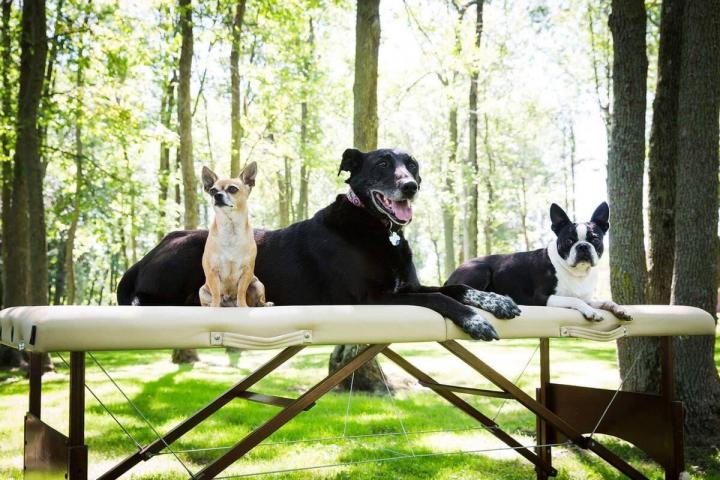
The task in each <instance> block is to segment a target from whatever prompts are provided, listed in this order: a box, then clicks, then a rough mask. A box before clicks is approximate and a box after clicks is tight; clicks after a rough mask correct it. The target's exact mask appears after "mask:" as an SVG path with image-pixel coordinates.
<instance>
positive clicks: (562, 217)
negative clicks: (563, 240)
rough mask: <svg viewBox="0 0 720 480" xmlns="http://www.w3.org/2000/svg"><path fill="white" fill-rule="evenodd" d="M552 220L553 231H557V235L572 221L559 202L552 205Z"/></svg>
mask: <svg viewBox="0 0 720 480" xmlns="http://www.w3.org/2000/svg"><path fill="white" fill-rule="evenodd" d="M550 221H551V222H552V227H550V228H552V231H553V232H555V235H557V234H558V233H560V231H561V230H562V229H563V228H565V226H567V225H568V224H569V223H571V222H570V217H568V216H567V213H565V210H563V209H562V208H561V207H560V205H558V204H557V203H553V204H552V205H550Z"/></svg>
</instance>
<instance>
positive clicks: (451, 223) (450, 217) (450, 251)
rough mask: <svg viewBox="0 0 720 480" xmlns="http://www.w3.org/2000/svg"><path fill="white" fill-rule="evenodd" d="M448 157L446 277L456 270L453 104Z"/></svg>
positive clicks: (455, 120)
mask: <svg viewBox="0 0 720 480" xmlns="http://www.w3.org/2000/svg"><path fill="white" fill-rule="evenodd" d="M448 127H449V128H448V134H449V138H448V157H447V163H446V165H445V172H444V177H445V185H444V187H445V188H444V194H443V202H442V215H443V235H444V244H445V258H444V262H443V266H444V268H443V272H444V274H445V278H450V275H451V274H452V272H453V271H454V270H455V265H456V264H455V199H456V198H457V196H456V195H455V178H454V175H455V163H456V162H457V148H458V111H457V106H456V105H454V104H453V105H452V106H451V107H450V112H449V113H448Z"/></svg>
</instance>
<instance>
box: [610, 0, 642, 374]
mask: <svg viewBox="0 0 720 480" xmlns="http://www.w3.org/2000/svg"><path fill="white" fill-rule="evenodd" d="M645 22H646V19H645V4H644V3H643V0H632V1H626V0H613V2H612V12H611V14H610V30H611V31H612V35H613V127H612V131H611V134H610V135H611V137H610V155H609V157H608V172H607V187H608V198H609V199H610V206H611V218H610V222H611V224H612V227H611V228H610V288H611V290H612V296H613V298H614V300H615V301H617V302H618V303H623V304H639V303H645V282H646V275H647V269H646V266H645V245H644V243H643V239H644V232H643V211H642V208H643V207H642V205H643V170H644V164H645V105H646V100H645V96H646V81H647V54H646V53H645V29H646V27H645ZM636 340H637V339H634V338H623V339H620V340H618V342H617V344H618V362H619V364H620V376H621V377H622V378H626V377H627V373H628V370H629V368H630V366H631V365H632V363H633V361H634V360H635V358H636V356H635V349H634V346H635V345H636V344H637V343H638V342H637V341H636ZM650 367H651V365H644V364H643V363H640V364H638V365H637V366H636V368H639V369H641V370H644V369H646V368H650ZM625 388H629V385H627V384H626V385H625Z"/></svg>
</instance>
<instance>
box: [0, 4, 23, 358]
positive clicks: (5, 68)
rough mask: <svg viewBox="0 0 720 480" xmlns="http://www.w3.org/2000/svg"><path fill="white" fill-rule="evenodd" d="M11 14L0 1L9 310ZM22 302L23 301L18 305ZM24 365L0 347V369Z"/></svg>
mask: <svg viewBox="0 0 720 480" xmlns="http://www.w3.org/2000/svg"><path fill="white" fill-rule="evenodd" d="M11 14H12V0H3V1H2V33H1V36H2V39H1V40H0V44H1V46H2V57H1V58H2V67H0V68H2V73H1V76H2V89H3V90H2V123H3V127H4V128H3V129H2V132H1V133H0V143H1V144H2V145H1V146H0V147H1V148H2V245H3V246H2V265H3V271H2V273H3V277H2V284H3V295H2V303H3V307H8V306H10V304H9V303H8V301H9V300H10V301H11V300H12V299H11V297H10V296H9V292H7V291H6V289H7V288H8V287H9V288H10V290H11V291H12V289H13V287H17V285H11V284H10V280H12V283H15V282H17V279H16V278H14V277H12V276H11V275H10V273H11V272H9V271H8V268H9V264H10V262H11V261H12V260H11V259H10V256H9V253H10V251H11V248H10V247H9V244H8V242H9V241H10V239H11V238H12V236H13V233H12V231H13V230H14V228H13V226H12V224H11V222H12V218H13V215H12V209H11V202H12V182H13V177H12V173H13V172H12V159H11V158H10V151H11V145H10V143H11V141H12V138H11V136H10V135H9V133H8V129H9V128H10V125H11V124H12V123H11V122H12V118H13V112H12V86H11V85H10V75H9V73H10V69H11V68H12V65H13V63H12V52H11V31H10V16H11ZM20 303H24V302H20ZM21 365H24V360H23V358H22V355H21V354H20V352H19V351H17V350H15V349H14V348H9V347H5V346H0V368H2V367H18V366H21Z"/></svg>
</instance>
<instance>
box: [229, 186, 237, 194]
mask: <svg viewBox="0 0 720 480" xmlns="http://www.w3.org/2000/svg"><path fill="white" fill-rule="evenodd" d="M237 191H238V188H237V187H236V186H235V185H230V186H229V187H228V188H227V192H228V193H237Z"/></svg>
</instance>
